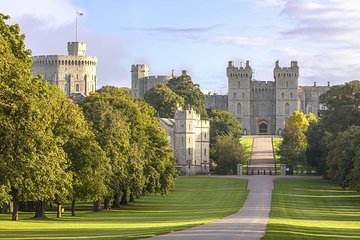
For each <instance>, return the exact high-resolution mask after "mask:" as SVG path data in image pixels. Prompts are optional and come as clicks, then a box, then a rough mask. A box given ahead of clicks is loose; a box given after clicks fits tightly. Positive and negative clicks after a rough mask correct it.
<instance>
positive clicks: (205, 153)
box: [204, 148, 206, 156]
mask: <svg viewBox="0 0 360 240" xmlns="http://www.w3.org/2000/svg"><path fill="white" fill-rule="evenodd" d="M204 156H206V148H204Z"/></svg>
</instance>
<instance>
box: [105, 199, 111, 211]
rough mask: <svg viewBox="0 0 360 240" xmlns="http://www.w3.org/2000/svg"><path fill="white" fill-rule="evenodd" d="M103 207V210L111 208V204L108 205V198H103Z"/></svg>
mask: <svg viewBox="0 0 360 240" xmlns="http://www.w3.org/2000/svg"><path fill="white" fill-rule="evenodd" d="M104 209H105V210H111V206H110V198H107V197H106V198H105V199H104Z"/></svg>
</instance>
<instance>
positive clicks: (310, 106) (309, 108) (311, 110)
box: [306, 103, 313, 114]
mask: <svg viewBox="0 0 360 240" xmlns="http://www.w3.org/2000/svg"><path fill="white" fill-rule="evenodd" d="M312 112H313V109H312V104H311V103H309V104H308V105H307V107H306V113H307V114H309V113H312Z"/></svg>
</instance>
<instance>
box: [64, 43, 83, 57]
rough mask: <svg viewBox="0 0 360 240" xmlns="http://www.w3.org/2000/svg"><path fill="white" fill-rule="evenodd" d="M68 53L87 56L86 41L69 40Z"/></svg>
mask: <svg viewBox="0 0 360 240" xmlns="http://www.w3.org/2000/svg"><path fill="white" fill-rule="evenodd" d="M68 54H69V55H72V56H85V55H86V43H85V42H68Z"/></svg>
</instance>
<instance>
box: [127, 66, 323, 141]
mask: <svg viewBox="0 0 360 240" xmlns="http://www.w3.org/2000/svg"><path fill="white" fill-rule="evenodd" d="M172 77H173V74H172V76H149V67H148V66H147V65H145V64H137V65H132V67H131V86H132V87H131V90H132V95H133V97H143V96H144V94H145V92H146V91H147V90H149V89H150V88H152V87H155V86H156V85H158V84H160V83H166V82H167V81H168V80H170V79H171V78H172ZM252 77H253V70H252V68H251V66H250V62H249V61H246V64H245V67H244V66H242V64H240V66H238V67H237V66H235V63H234V61H229V63H228V67H227V78H228V94H227V95H218V94H207V95H206V107H207V108H211V107H213V108H216V109H218V110H223V111H229V112H231V113H232V114H233V115H234V118H235V119H236V120H237V121H239V122H240V123H241V127H242V130H243V133H244V134H245V135H250V134H272V135H280V134H281V131H282V129H283V128H284V125H285V122H286V120H287V119H288V118H289V116H290V115H291V114H292V113H293V112H294V111H301V112H304V113H306V114H308V113H310V112H311V113H314V114H315V115H316V116H317V115H318V111H319V110H321V109H322V108H323V106H321V105H320V104H319V96H320V95H321V94H322V93H324V92H326V91H327V90H329V89H330V83H328V85H327V86H316V82H315V83H314V85H313V86H299V85H298V83H299V66H298V63H297V62H296V61H292V62H291V63H290V66H289V67H280V65H279V61H276V63H275V68H274V80H275V81H258V80H254V79H253V78H252Z"/></svg>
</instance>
